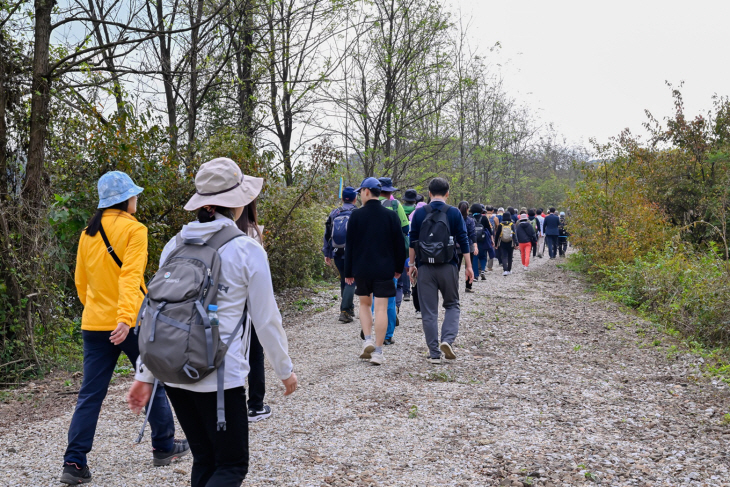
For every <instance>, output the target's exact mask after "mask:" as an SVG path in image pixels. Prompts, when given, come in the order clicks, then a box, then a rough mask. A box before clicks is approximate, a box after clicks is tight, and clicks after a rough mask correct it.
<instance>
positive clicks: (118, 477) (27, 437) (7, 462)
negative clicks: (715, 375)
mask: <svg viewBox="0 0 730 487" xmlns="http://www.w3.org/2000/svg"><path fill="white" fill-rule="evenodd" d="M556 263H559V261H548V260H547V259H542V260H539V259H538V260H537V262H535V263H534V265H533V267H532V268H531V269H530V271H529V272H524V271H522V270H521V269H519V270H517V271H515V273H514V274H513V275H511V276H508V277H502V276H501V273H499V274H498V273H497V272H494V273H491V274H490V275H489V276H488V279H487V280H486V281H480V282H478V283H476V284H475V285H474V289H475V292H474V293H473V294H464V293H462V322H461V331H460V334H459V338H458V341H457V344H456V345H457V346H456V347H455V352H456V353H457V355H458V359H457V360H456V361H454V362H451V363H449V362H447V363H446V364H444V365H442V366H432V365H429V364H427V363H426V360H425V356H426V347H425V343H424V339H423V334H422V331H421V328H420V322H418V321H417V320H416V318H415V315H414V312H413V306H412V303H410V302H405V303H403V307H402V310H401V315H400V316H401V326H400V327H399V328H398V329H397V330H396V334H395V339H396V344H395V345H392V346H390V347H387V348H386V349H385V353H386V359H387V363H386V364H385V365H384V366H381V367H374V366H371V365H370V364H368V363H365V362H361V361H360V360H359V359H358V358H357V356H358V353H359V349H360V341H359V340H358V339H357V330H358V328H357V326H356V325H357V323H353V324H350V325H342V324H339V323H337V322H336V318H337V308H336V305H337V301H336V300H335V299H333V295H334V294H335V291H325V292H320V293H318V294H317V295H316V297H314V298H312V300H311V304H309V305H308V307H307V309H306V310H305V311H306V312H305V313H296V314H288V315H286V316H285V326H286V328H287V333H288V334H289V343H290V348H291V354H292V358H293V360H294V363H295V368H296V372H297V374H298V375H299V378H300V381H301V385H302V387H301V389H300V390H299V391H298V392H297V393H296V394H295V396H294V397H291V398H284V397H283V396H282V393H281V391H282V389H281V386H280V384H279V383H276V382H275V381H274V380H271V381H270V382H269V391H268V395H267V400H268V402H269V404H271V406H272V408H273V410H274V416H273V417H272V419H270V420H268V421H264V422H262V423H258V424H255V425H252V426H251V468H250V474H249V477H248V479H247V481H246V482H245V483H244V485H249V486H261V487H263V486H345V485H348V486H350V485H355V486H390V485H399V486H424V487H425V486H485V485H486V486H491V485H519V486H523V485H545V486H548V485H554V486H558V485H560V486H564V485H592V484H593V483H600V484H603V485H612V486H613V485H637V486H645V485H662V486H664V485H666V486H676V485H680V484H682V485H683V484H685V483H687V484H690V485H707V486H717V485H730V478H729V477H728V467H729V464H728V461H729V460H728V453H727V448H726V445H727V442H728V440H730V426H726V425H723V424H722V416H723V414H724V413H725V412H727V411H728V408H729V404H728V402H729V401H728V399H729V394H728V389H727V387H726V386H725V385H724V384H722V383H719V382H717V381H713V380H712V379H708V378H704V377H702V374H701V372H700V370H699V366H700V361H701V359H700V358H699V357H696V356H693V355H690V354H686V353H679V354H676V353H668V351H669V348H668V347H669V345H670V343H669V341H668V338H667V337H665V336H660V335H657V334H656V333H655V332H653V331H652V327H651V326H650V325H649V324H648V323H645V322H643V321H641V320H639V319H637V318H636V317H634V316H632V315H629V314H625V313H622V312H621V311H620V309H619V307H618V306H616V305H614V304H611V303H608V302H605V301H600V300H596V299H595V297H594V296H592V295H591V294H588V293H587V292H586V290H585V285H584V284H583V283H582V282H581V281H580V280H579V279H578V278H577V277H576V276H574V275H572V274H571V273H569V272H567V271H564V270H562V269H560V268H558V267H557V266H556ZM516 267H521V266H516ZM462 286H463V284H462ZM658 341H659V342H661V343H659V342H658ZM127 386H128V382H126V381H123V380H121V379H120V380H118V381H117V382H116V383H115V384H114V385H113V386H112V390H111V392H110V394H109V397H108V398H107V401H106V402H105V404H104V409H103V411H102V416H101V419H100V422H99V429H98V431H97V436H96V444H95V445H94V451H93V452H92V453H91V455H90V457H89V465H90V467H91V469H92V473H93V475H94V483H92V484H90V485H94V486H146V485H149V486H153V485H155V486H159V485H174V486H185V485H189V481H188V478H189V471H190V465H191V462H190V459H186V460H183V461H181V462H179V463H177V464H175V465H174V466H172V467H170V468H158V469H154V468H153V467H152V466H151V462H150V453H149V443H148V440H147V441H146V442H145V443H143V445H142V446H133V445H132V440H133V439H134V438H135V436H136V435H135V431H136V428H137V427H138V426H139V421H140V420H139V418H137V417H135V416H133V415H132V414H131V413H129V412H128V411H127V409H126V405H125V404H124V399H123V397H124V393H125V391H126V388H127ZM72 408H73V405H72V404H66V405H65V406H64V407H59V408H57V410H58V413H57V414H55V415H54V417H52V418H50V419H48V418H47V419H43V420H34V421H33V420H28V421H21V420H20V418H18V420H17V421H14V422H13V423H12V424H7V423H6V424H4V426H5V427H4V428H3V430H2V431H0V456H2V460H3V461H2V467H0V485H29V486H30V485H32V486H46V485H59V484H58V483H57V482H56V479H57V478H58V476H59V474H60V467H61V461H62V456H63V451H64V448H65V444H66V429H67V427H68V424H69V420H70V414H71V412H72ZM54 413H55V411H54Z"/></svg>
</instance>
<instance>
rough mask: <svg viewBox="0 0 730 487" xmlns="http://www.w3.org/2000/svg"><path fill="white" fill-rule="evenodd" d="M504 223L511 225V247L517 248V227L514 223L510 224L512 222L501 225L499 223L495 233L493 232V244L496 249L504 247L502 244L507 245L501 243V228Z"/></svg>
mask: <svg viewBox="0 0 730 487" xmlns="http://www.w3.org/2000/svg"><path fill="white" fill-rule="evenodd" d="M505 223H511V224H512V245H514V246H515V247H517V243H518V242H517V233H516V232H517V225H516V224H514V223H512V222H503V223H500V224H499V225H498V226H497V231H496V232H494V242H495V244H496V245H497V247H499V246H501V245H504V244H507V242H502V227H503V226H504V224H505Z"/></svg>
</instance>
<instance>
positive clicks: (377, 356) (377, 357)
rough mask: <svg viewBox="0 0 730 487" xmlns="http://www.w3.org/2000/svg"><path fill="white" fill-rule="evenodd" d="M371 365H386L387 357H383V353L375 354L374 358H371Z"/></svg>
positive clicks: (373, 354)
mask: <svg viewBox="0 0 730 487" xmlns="http://www.w3.org/2000/svg"><path fill="white" fill-rule="evenodd" d="M370 363H371V364H373V365H382V364H384V363H385V357H383V352H380V353H378V352H373V353H372V356H371V357H370Z"/></svg>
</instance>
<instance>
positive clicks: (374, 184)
mask: <svg viewBox="0 0 730 487" xmlns="http://www.w3.org/2000/svg"><path fill="white" fill-rule="evenodd" d="M382 186H383V185H382V184H380V181H378V180H377V179H375V178H365V179H363V181H362V183H360V187H359V188H357V189H356V190H355V191H356V192H358V193H359V192H360V190H362V189H375V188H378V189H382Z"/></svg>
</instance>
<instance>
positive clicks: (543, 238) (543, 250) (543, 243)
mask: <svg viewBox="0 0 730 487" xmlns="http://www.w3.org/2000/svg"><path fill="white" fill-rule="evenodd" d="M545 244H547V235H545V236H543V237H542V252H540V254H542V255H545Z"/></svg>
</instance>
